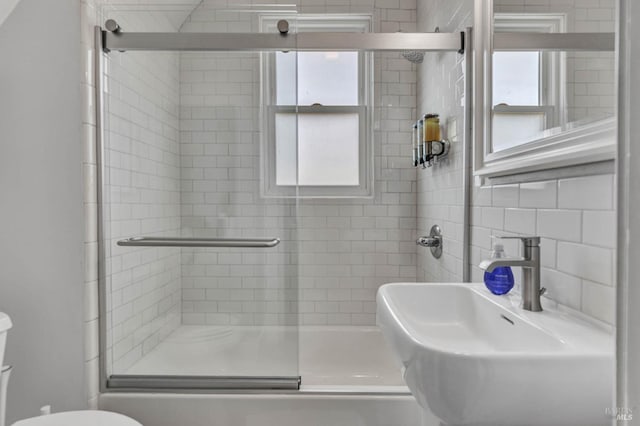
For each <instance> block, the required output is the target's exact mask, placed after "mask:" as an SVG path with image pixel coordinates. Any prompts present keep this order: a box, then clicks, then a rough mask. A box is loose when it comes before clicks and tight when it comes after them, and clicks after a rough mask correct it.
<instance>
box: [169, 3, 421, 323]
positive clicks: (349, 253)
mask: <svg viewBox="0 0 640 426" xmlns="http://www.w3.org/2000/svg"><path fill="white" fill-rule="evenodd" d="M227 7H229V5H227V3H226V2H223V3H220V2H209V1H205V2H204V3H203V4H202V5H201V6H199V7H198V9H196V10H195V11H194V12H193V13H192V14H191V15H190V16H189V18H188V19H187V21H186V22H185V23H184V25H183V26H182V28H181V30H182V31H186V32H191V31H257V23H256V22H254V21H255V16H252V15H251V14H250V13H245V14H243V13H237V12H236V13H229V12H225V11H224V10H221V8H222V9H225V8H227ZM415 7H416V6H415V1H412V0H377V1H375V4H374V2H373V1H364V2H332V4H331V5H330V6H329V5H326V4H325V3H324V2H323V3H320V2H309V3H303V4H302V5H300V6H299V7H298V8H297V10H298V12H300V13H369V14H371V13H373V15H374V30H375V31H383V32H393V31H398V30H402V31H405V32H411V31H414V30H415ZM375 92H376V105H378V106H379V107H378V108H377V109H376V111H375V132H374V140H373V141H370V143H373V144H374V148H375V149H374V151H375V177H376V181H375V194H374V197H373V198H371V199H342V200H337V199H319V200H309V199H302V200H298V204H297V205H296V203H295V202H291V201H287V200H269V199H263V198H261V196H260V181H259V179H260V154H259V153H260V145H259V144H260V134H259V131H260V125H259V115H258V114H259V107H260V62H259V56H258V54H247V53H239V54H238V53H228V54H213V53H206V54H183V55H182V58H181V121H180V126H181V149H182V154H181V157H182V167H183V174H182V191H183V192H182V201H183V217H182V223H183V232H184V233H185V234H186V235H217V236H230V235H239V234H242V235H243V236H246V237H251V236H261V237H271V236H280V237H283V242H282V243H281V248H280V249H279V250H278V251H275V252H274V251H269V252H268V253H264V252H255V253H252V252H248V251H242V252H237V253H226V252H220V253H211V254H210V255H204V254H198V253H197V252H194V253H190V252H187V251H185V252H183V253H184V254H183V265H182V267H183V321H184V322H185V323H188V324H261V323H278V322H281V319H282V316H283V315H284V316H285V318H286V317H289V318H291V320H292V321H297V314H296V312H297V311H299V313H300V321H301V323H302V324H332V325H351V324H354V325H373V324H375V293H376V290H377V288H378V286H379V285H380V284H383V283H385V282H391V281H414V280H415V250H414V245H415V243H414V239H415V213H416V204H415V203H416V198H415V194H416V191H415V190H416V182H415V171H414V170H413V169H412V168H411V167H410V164H409V163H410V161H409V159H410V155H411V151H410V146H408V143H407V141H408V140H410V137H411V132H410V126H411V118H412V117H413V115H414V111H415V66H414V65H412V64H411V63H409V62H408V61H406V60H404V59H403V58H402V57H401V56H400V54H399V53H395V54H381V55H376V56H375ZM380 105H382V106H380ZM296 216H297V218H296ZM296 220H297V237H296V234H294V233H293V230H292V226H293V225H295V223H294V221H296ZM296 238H297V244H299V251H298V254H297V265H296V259H294V251H293V250H292V249H291V248H290V246H291V243H292V241H291V239H296ZM292 267H294V268H298V269H297V270H295V271H293V270H291V268H292ZM287 270H289V271H290V272H293V274H290V273H289V272H287ZM283 274H284V275H283ZM296 275H297V278H296ZM283 279H284V280H289V281H290V282H285V288H284V289H282V288H278V286H279V285H280V286H282V284H278V283H279V282H282V280H283ZM296 281H297V282H296ZM297 286H299V287H300V291H299V292H298V291H297V290H296V287H297ZM281 292H284V294H282V293H281ZM287 293H289V294H287ZM298 298H299V302H298V300H297V299H298ZM283 300H284V303H283Z"/></svg>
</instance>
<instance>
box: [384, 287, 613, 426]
mask: <svg viewBox="0 0 640 426" xmlns="http://www.w3.org/2000/svg"><path fill="white" fill-rule="evenodd" d="M519 302H520V300H519V297H517V296H511V295H509V296H494V295H493V294H491V293H490V292H489V291H488V290H486V288H485V287H484V285H483V284H450V283H446V284H431V283H429V284H426V283H424V284H423V283H394V284H386V285H383V286H382V287H380V289H379V290H378V295H377V323H378V326H379V327H380V329H381V330H382V333H383V334H384V336H385V339H386V340H387V342H388V343H389V345H390V347H391V348H392V350H393V352H394V354H395V356H396V358H397V360H398V361H400V363H401V364H402V366H403V367H404V369H405V371H404V379H405V381H406V383H407V385H408V386H409V388H410V389H411V392H412V393H413V395H414V397H415V398H416V399H417V401H418V403H419V404H420V405H421V406H422V407H424V408H428V409H429V410H430V411H431V412H432V413H433V414H435V415H436V416H437V417H438V418H440V419H441V420H442V421H443V422H444V424H446V425H449V426H463V425H474V426H481V425H486V426H489V425H491V426H500V425H504V426H519V425H523V426H524V425H528V426H531V425H549V426H550V425H553V426H560V425H576V426H577V425H580V426H587V425H594V426H595V425H607V424H610V423H611V419H610V417H607V408H608V407H611V405H612V401H613V377H614V341H613V336H612V335H611V334H609V333H608V332H606V331H605V330H602V329H600V328H598V327H597V326H595V325H592V324H590V323H587V322H584V321H582V320H581V319H578V318H577V317H573V316H571V315H568V314H566V313H563V312H560V311H557V310H552V309H549V308H548V307H546V306H545V310H544V311H543V312H528V311H524V310H522V309H521V308H520V307H519Z"/></svg>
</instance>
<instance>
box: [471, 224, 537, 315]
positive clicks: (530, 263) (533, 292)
mask: <svg viewBox="0 0 640 426" xmlns="http://www.w3.org/2000/svg"><path fill="white" fill-rule="evenodd" d="M498 238H501V239H505V240H507V239H509V240H521V241H522V246H523V250H522V254H523V257H517V258H509V257H505V258H498V259H489V260H483V261H482V262H480V265H479V266H480V268H481V269H484V270H485V271H487V272H492V271H493V270H494V269H495V268H498V267H501V266H520V267H521V268H522V309H524V310H525V311H532V312H540V311H542V305H541V304H540V296H541V295H543V294H544V292H545V291H546V289H545V288H540V237H498Z"/></svg>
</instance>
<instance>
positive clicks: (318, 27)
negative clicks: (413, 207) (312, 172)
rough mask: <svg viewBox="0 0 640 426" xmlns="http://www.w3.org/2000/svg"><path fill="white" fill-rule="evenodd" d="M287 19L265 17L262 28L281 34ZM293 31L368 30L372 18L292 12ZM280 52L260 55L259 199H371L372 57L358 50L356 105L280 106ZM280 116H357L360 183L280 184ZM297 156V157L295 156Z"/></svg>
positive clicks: (261, 22) (263, 17)
mask: <svg viewBox="0 0 640 426" xmlns="http://www.w3.org/2000/svg"><path fill="white" fill-rule="evenodd" d="M280 19H283V15H282V14H279V15H262V16H261V17H260V29H261V31H263V32H273V31H277V27H276V24H277V22H278V20H280ZM288 20H289V26H290V29H289V31H290V32H294V33H295V32H301V31H302V32H324V31H327V32H334V31H338V32H370V31H371V27H372V17H371V16H370V15H353V14H292V15H291V16H290V18H289V19H288ZM275 58H276V54H275V53H274V52H263V53H262V54H261V78H260V81H261V86H262V90H261V93H262V101H261V109H262V112H261V123H262V124H261V195H262V197H264V198H371V197H373V182H374V179H373V143H372V140H373V129H372V123H373V105H372V100H373V56H372V54H371V53H370V52H362V51H360V52H358V86H359V87H358V105H315V104H314V105H277V100H276V96H277V86H276V60H275ZM279 113H290V114H296V116H298V115H300V114H323V113H326V114H336V113H338V114H340V113H357V114H358V116H359V141H358V147H359V149H358V160H359V179H358V180H359V185H335V186H333V185H332V186H329V185H324V186H316V185H300V184H298V185H277V184H276V167H277V162H276V155H277V154H276V137H275V117H276V114H279ZM296 156H297V155H296Z"/></svg>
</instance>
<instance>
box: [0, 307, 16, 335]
mask: <svg viewBox="0 0 640 426" xmlns="http://www.w3.org/2000/svg"><path fill="white" fill-rule="evenodd" d="M12 326H13V324H12V323H11V318H9V315H7V314H5V313H4V312H0V333H3V332H5V331H7V330H8V329H10V328H11V327H12Z"/></svg>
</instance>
